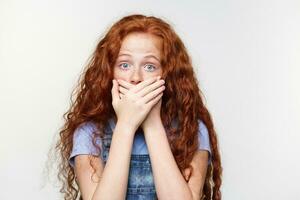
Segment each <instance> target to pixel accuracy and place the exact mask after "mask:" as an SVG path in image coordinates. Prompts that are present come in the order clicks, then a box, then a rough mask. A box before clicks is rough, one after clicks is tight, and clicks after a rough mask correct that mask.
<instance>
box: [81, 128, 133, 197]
mask: <svg viewBox="0 0 300 200" xmlns="http://www.w3.org/2000/svg"><path fill="white" fill-rule="evenodd" d="M134 131H135V130H134V129H132V128H130V127H128V126H127V125H125V124H123V123H119V122H118V123H117V124H116V127H115V129H114V132H113V136H112V142H111V146H110V151H109V156H108V159H107V162H106V165H105V167H104V166H103V163H102V160H101V158H96V159H93V162H92V163H93V164H95V165H94V166H96V167H95V168H96V169H97V171H96V173H97V175H98V176H99V177H101V178H100V182H99V181H98V183H97V182H93V181H92V180H91V178H90V177H91V175H92V173H93V168H92V167H91V166H90V163H89V160H88V158H87V155H79V156H76V157H75V173H76V176H77V177H78V182H79V183H78V184H79V188H80V191H81V193H82V196H83V199H84V200H91V199H92V200H102V199H105V200H106V199H112V200H113V199H125V196H126V191H127V182H128V173H129V163H130V156H131V148H132V143H133V136H134V134H133V132H134ZM93 180H94V178H93Z"/></svg>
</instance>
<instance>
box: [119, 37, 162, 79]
mask: <svg viewBox="0 0 300 200" xmlns="http://www.w3.org/2000/svg"><path fill="white" fill-rule="evenodd" d="M160 42H161V41H160V39H159V38H158V37H156V36H153V35H150V34H147V33H131V34H129V35H127V36H126V37H125V38H124V39H123V42H122V45H121V48H120V51H119V54H118V58H117V60H116V64H115V65H114V78H115V79H122V80H124V81H127V82H129V83H131V84H138V83H139V82H141V81H143V80H146V79H148V78H151V77H154V76H161V75H162V69H161V64H160V59H161V58H160V45H161V43H160Z"/></svg>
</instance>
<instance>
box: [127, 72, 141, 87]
mask: <svg viewBox="0 0 300 200" xmlns="http://www.w3.org/2000/svg"><path fill="white" fill-rule="evenodd" d="M142 80H143V77H142V74H141V72H140V70H139V69H135V70H133V72H132V74H131V77H130V83H131V84H134V85H136V84H138V83H139V82H141V81H142Z"/></svg>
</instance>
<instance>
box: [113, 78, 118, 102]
mask: <svg viewBox="0 0 300 200" xmlns="http://www.w3.org/2000/svg"><path fill="white" fill-rule="evenodd" d="M111 94H112V98H113V99H120V95H119V84H118V82H117V81H116V80H115V79H113V87H112V89H111Z"/></svg>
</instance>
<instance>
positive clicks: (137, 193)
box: [102, 131, 157, 200]
mask: <svg viewBox="0 0 300 200" xmlns="http://www.w3.org/2000/svg"><path fill="white" fill-rule="evenodd" d="M111 140H112V131H109V132H106V134H105V136H104V138H103V139H102V141H103V142H102V147H103V152H102V153H103V154H102V156H103V158H102V159H103V161H104V164H106V161H107V158H108V154H109V148H110V144H111ZM154 199H157V196H156V191H155V185H154V179H153V174H152V168H151V162H150V157H149V155H148V154H141V155H138V154H131V159H130V166H129V175H128V185H127V194H126V200H154Z"/></svg>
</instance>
